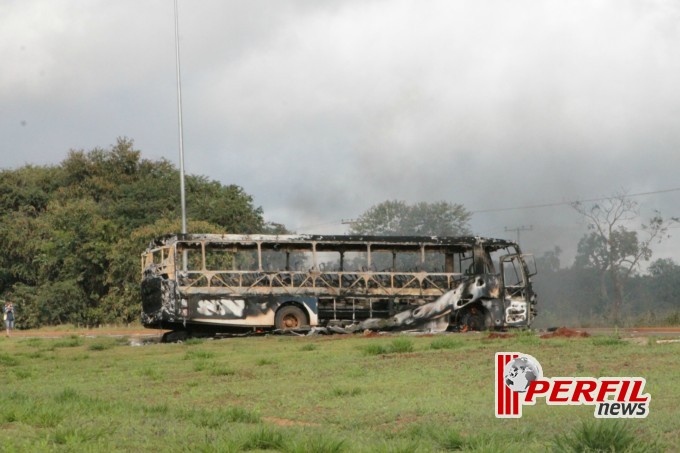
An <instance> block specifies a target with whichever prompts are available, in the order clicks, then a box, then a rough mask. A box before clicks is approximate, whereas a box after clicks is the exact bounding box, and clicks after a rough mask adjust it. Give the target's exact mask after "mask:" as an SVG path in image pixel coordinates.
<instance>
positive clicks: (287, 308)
mask: <svg viewBox="0 0 680 453" xmlns="http://www.w3.org/2000/svg"><path fill="white" fill-rule="evenodd" d="M308 324H309V321H307V315H306V314H305V312H304V311H303V310H302V309H301V308H300V307H297V306H295V305H284V306H283V307H281V308H279V310H278V311H277V312H276V318H275V319H274V327H275V328H276V329H278V330H295V329H299V328H300V327H302V326H306V325H308Z"/></svg>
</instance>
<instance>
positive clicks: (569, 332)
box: [541, 327, 590, 338]
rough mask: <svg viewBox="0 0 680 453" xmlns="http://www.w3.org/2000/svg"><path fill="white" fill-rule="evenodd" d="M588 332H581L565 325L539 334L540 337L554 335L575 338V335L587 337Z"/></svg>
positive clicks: (552, 336) (553, 336) (551, 336)
mask: <svg viewBox="0 0 680 453" xmlns="http://www.w3.org/2000/svg"><path fill="white" fill-rule="evenodd" d="M589 336H590V334H589V333H588V332H583V331H581V330H574V329H569V328H567V327H559V328H557V329H555V331H553V332H550V333H546V334H543V335H541V338H555V337H562V338H575V337H576V338H577V337H583V338H585V337H589Z"/></svg>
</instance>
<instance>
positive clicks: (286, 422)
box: [262, 417, 320, 426]
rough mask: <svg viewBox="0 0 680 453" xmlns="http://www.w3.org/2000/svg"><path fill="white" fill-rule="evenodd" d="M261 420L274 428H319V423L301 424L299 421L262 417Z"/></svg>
mask: <svg viewBox="0 0 680 453" xmlns="http://www.w3.org/2000/svg"><path fill="white" fill-rule="evenodd" d="M262 420H264V421H265V422H267V423H272V424H274V425H276V426H320V425H319V423H312V422H303V421H300V420H290V419H288V418H279V417H262Z"/></svg>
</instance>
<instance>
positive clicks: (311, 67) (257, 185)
mask: <svg viewBox="0 0 680 453" xmlns="http://www.w3.org/2000/svg"><path fill="white" fill-rule="evenodd" d="M173 12H174V7H173V1H172V0H163V1H161V0H147V1H145V0H141V1H140V0H135V1H132V0H117V1H115V2H113V1H101V0H87V1H85V0H80V1H76V0H70V1H69V0H63V1H55V0H49V1H47V0H43V1H40V0H3V1H2V2H1V3H0V58H1V63H0V64H1V66H0V68H1V69H0V137H2V141H1V145H0V146H1V147H2V148H1V150H2V151H1V156H0V167H2V168H16V167H19V166H22V165H24V164H38V165H44V164H58V163H59V162H60V161H62V160H63V159H64V158H65V157H66V155H67V153H68V151H69V150H70V149H84V150H90V149H92V148H94V147H104V148H106V147H108V146H110V145H111V144H113V143H115V141H116V138H117V137H120V136H125V137H129V138H131V139H133V140H134V141H135V145H136V147H137V148H138V149H139V150H141V151H142V154H143V157H145V158H149V159H158V158H161V157H165V158H167V159H169V160H171V161H173V162H175V163H177V162H178V154H179V152H178V141H177V135H178V132H177V131H178V128H177V98H176V93H177V91H176V74H175V40H174V13H173ZM179 28H180V48H181V72H182V97H183V117H184V145H185V163H186V171H187V172H188V173H193V174H202V175H206V176H208V177H209V178H211V179H216V180H219V181H220V182H222V183H223V184H232V183H234V184H238V185H240V186H242V187H243V188H244V189H245V191H246V192H247V193H249V194H251V195H252V196H253V197H254V200H255V204H256V205H258V206H262V208H263V209H264V212H265V217H266V219H267V220H269V221H275V222H281V223H284V224H285V225H286V226H287V227H289V228H291V229H293V230H297V231H299V232H308V233H314V232H318V233H343V232H346V228H347V225H343V224H342V223H341V220H342V219H351V218H355V217H357V216H358V215H359V214H361V213H362V212H364V211H365V210H366V209H368V208H369V207H371V206H372V205H374V204H377V203H379V202H382V201H385V200H390V199H398V200H405V201H407V202H418V201H439V200H445V201H450V202H455V203H462V204H463V205H465V206H466V207H467V208H468V209H469V210H471V211H486V210H489V209H503V208H510V207H524V206H533V205H543V204H553V203H559V202H564V201H571V200H579V199H581V200H582V199H592V198H598V197H604V196H608V195H611V194H613V193H615V192H620V191H622V190H624V191H628V192H630V193H633V194H635V193H642V192H655V191H662V190H667V189H675V188H679V187H680V146H679V145H680V83H679V82H678V81H679V80H680V3H679V2H677V1H672V0H668V1H664V0H635V1H633V0H628V1H627V0H600V1H596V0H583V1H579V0H563V1H551V0H542V1H540V2H537V1H521V0H518V1H512V2H508V1H503V0H486V1H484V0H458V1H451V0H443V1H425V2H423V1H415V0H414V1H395V0H385V1H382V0H376V1H370V0H361V1H359V0H356V1H351V0H345V1H340V0H338V1H330V0H327V1H322V2H320V1H313V0H305V1H302V0H301V1H283V0H279V1H274V0H270V1H252V0H249V1H224V0H222V1H217V0H202V1H200V2H189V1H187V0H179ZM635 199H636V200H637V201H638V202H640V205H641V209H642V213H643V215H644V216H649V215H650V214H651V213H652V212H653V210H654V209H659V210H661V212H662V214H664V215H666V216H680V209H679V205H680V203H678V201H679V200H680V190H677V191H670V192H664V193H659V194H652V195H647V196H640V197H636V198H635ZM471 224H472V227H473V229H474V232H475V233H476V234H480V235H486V236H494V237H510V238H516V235H515V233H514V232H511V231H506V230H508V229H510V230H512V229H514V228H517V227H520V226H527V227H528V226H530V225H531V226H532V227H533V229H532V230H530V231H522V232H521V242H522V245H523V247H524V248H525V249H527V250H528V251H532V252H535V253H536V254H538V255H540V254H542V253H543V252H544V251H546V250H549V249H551V248H552V247H553V246H554V245H559V246H560V247H562V248H563V249H564V250H565V255H566V256H572V255H573V253H574V250H575V247H576V242H577V240H578V238H579V237H581V236H582V235H583V234H584V233H585V225H584V223H583V222H582V221H581V220H580V219H579V217H578V215H577V214H576V213H575V212H574V211H573V210H571V208H569V207H568V206H564V205H558V206H553V207H543V208H531V209H517V210H498V211H493V212H477V213H475V214H474V216H473V220H472V222H471ZM671 231H672V232H674V233H675V234H674V238H673V239H672V240H670V241H668V242H667V243H666V244H665V245H664V246H663V247H659V248H657V257H662V256H663V257H672V258H674V259H675V260H676V262H680V229H674V230H671Z"/></svg>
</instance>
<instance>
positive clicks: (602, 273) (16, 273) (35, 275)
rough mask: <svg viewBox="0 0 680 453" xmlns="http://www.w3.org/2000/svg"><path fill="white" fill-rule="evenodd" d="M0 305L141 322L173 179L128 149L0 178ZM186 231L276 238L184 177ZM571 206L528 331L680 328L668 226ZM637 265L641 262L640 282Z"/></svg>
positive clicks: (357, 227) (401, 212)
mask: <svg viewBox="0 0 680 453" xmlns="http://www.w3.org/2000/svg"><path fill="white" fill-rule="evenodd" d="M0 176H1V178H0V300H11V301H13V302H15V306H16V307H17V312H18V313H17V314H18V316H17V327H19V328H34V327H40V326H44V325H56V324H74V325H80V326H97V325H101V324H111V323H130V322H135V321H137V320H138V319H139V314H140V303H141V301H140V294H139V284H140V277H141V276H140V264H141V263H140V259H141V258H140V257H141V252H142V251H143V250H144V249H145V248H146V246H147V245H148V244H149V242H150V241H151V240H152V239H153V238H154V237H157V236H159V235H163V234H167V233H170V232H178V231H180V230H181V225H180V212H179V209H180V208H179V206H180V193H179V188H178V186H179V184H178V182H179V171H178V169H177V168H175V166H174V165H173V164H172V163H170V162H169V161H167V160H163V159H162V160H158V161H151V160H147V159H143V158H142V157H141V153H140V151H138V150H136V149H135V148H134V145H133V142H132V141H131V140H129V139H125V138H120V139H118V140H117V142H116V144H115V145H113V146H111V147H110V148H109V149H101V148H96V149H93V150H91V151H87V152H86V151H71V152H70V153H69V154H68V156H67V157H66V159H65V160H64V161H62V162H61V163H60V164H59V165H55V166H33V165H26V166H24V167H21V168H18V169H15V170H0ZM186 196H187V200H186V201H187V203H186V205H187V217H188V230H189V232H195V233H199V232H200V233H287V232H288V231H287V230H286V228H285V226H283V225H281V224H273V223H266V222H265V221H264V218H263V212H262V209H261V208H260V207H256V206H255V205H254V204H253V199H252V197H251V196H250V195H248V194H247V193H246V192H245V191H244V190H243V189H242V188H241V187H239V186H236V185H226V186H225V185H222V184H221V183H219V182H217V181H211V180H209V179H207V178H206V177H204V176H196V175H187V176H186ZM573 208H574V209H575V210H576V211H577V212H578V213H579V214H581V215H582V216H583V218H584V219H585V220H586V221H587V223H588V225H589V230H588V233H586V234H585V235H584V236H583V238H582V239H581V241H580V242H579V244H578V249H577V256H576V259H575V261H574V263H573V264H572V265H571V266H563V265H562V263H561V262H560V256H561V252H562V251H561V250H560V249H559V248H558V247H556V248H555V249H554V250H551V251H548V252H545V253H544V254H543V255H542V256H540V257H538V258H537V260H536V261H537V264H538V270H539V274H538V275H537V276H536V277H534V285H535V288H536V290H537V292H538V294H539V304H540V305H539V318H538V324H539V325H543V326H547V325H569V324H571V325H583V324H593V325H595V324H616V325H621V324H622V323H624V322H646V323H650V324H654V323H656V324H658V323H660V322H661V323H676V324H677V323H680V266H679V265H678V264H676V263H675V262H674V261H673V260H671V259H658V260H655V261H651V258H652V250H651V246H652V244H653V243H658V242H660V241H663V240H664V239H665V238H667V237H668V227H669V225H670V224H672V223H674V222H677V220H678V219H664V218H662V217H661V215H660V214H659V215H655V216H654V217H653V218H652V219H650V220H649V221H648V222H646V224H644V225H642V227H641V228H640V229H638V230H632V229H629V227H628V223H627V222H629V221H631V220H633V219H637V218H638V217H639V212H638V209H637V208H638V206H637V204H636V203H635V202H633V201H631V199H630V198H628V197H626V196H625V194H616V195H614V196H612V197H611V198H609V199H607V200H605V201H603V202H601V203H599V204H591V205H582V204H579V203H575V204H574V205H573ZM470 218H471V213H470V212H469V211H468V210H467V209H465V207H464V206H463V205H461V204H455V203H450V202H444V201H440V202H432V203H428V202H420V203H415V204H408V203H406V202H404V201H397V200H394V201H385V202H382V203H379V204H377V205H375V206H373V207H371V208H370V209H368V210H367V211H365V212H364V213H363V214H361V215H360V216H359V217H358V218H357V219H356V220H355V221H354V222H353V223H352V224H351V226H350V233H352V234H376V235H439V236H456V235H470V234H472V232H471V230H470V227H469V220H470ZM642 263H651V264H649V266H648V268H647V269H648V271H647V272H641V268H642V266H641V264H642Z"/></svg>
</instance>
